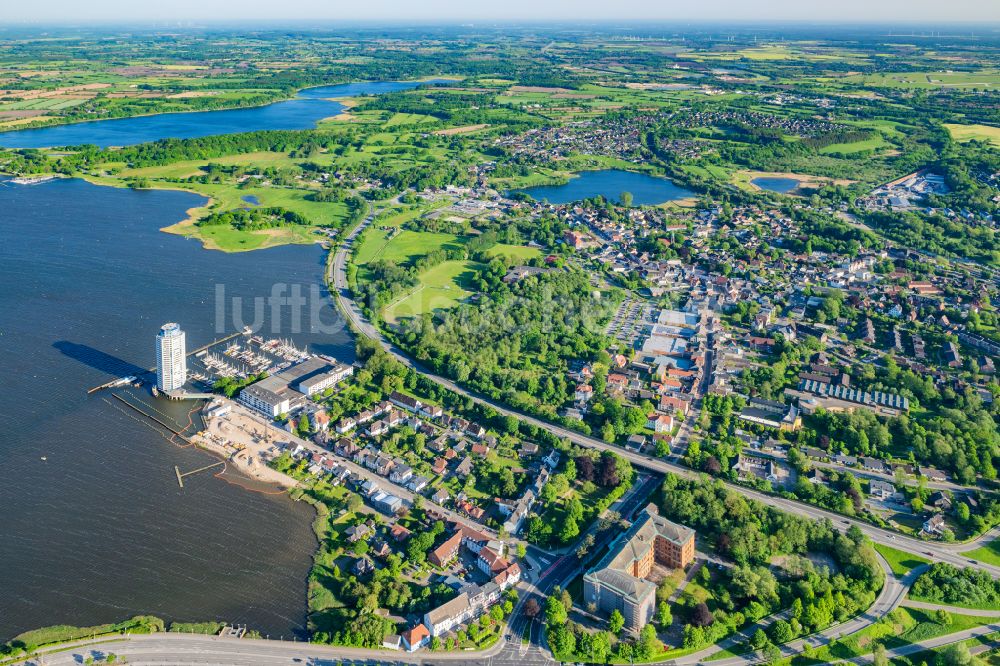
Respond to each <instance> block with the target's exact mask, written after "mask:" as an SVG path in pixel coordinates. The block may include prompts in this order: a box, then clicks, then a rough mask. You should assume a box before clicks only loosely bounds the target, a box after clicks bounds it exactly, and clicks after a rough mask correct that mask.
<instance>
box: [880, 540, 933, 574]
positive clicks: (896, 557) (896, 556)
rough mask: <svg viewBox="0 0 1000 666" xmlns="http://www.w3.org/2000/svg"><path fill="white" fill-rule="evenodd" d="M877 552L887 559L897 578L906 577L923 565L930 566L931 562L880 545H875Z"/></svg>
mask: <svg viewBox="0 0 1000 666" xmlns="http://www.w3.org/2000/svg"><path fill="white" fill-rule="evenodd" d="M875 550H877V551H878V552H879V554H880V555H881V556H882V557H884V558H885V559H886V561H887V562H888V563H889V567H890V568H891V569H892V573H894V574H896V575H897V576H905V575H906V574H907V573H909V572H910V571H911V570H912V569H916V568H917V567H919V566H920V565H921V564H929V563H930V560H927V559H925V558H923V557H920V556H918V555H911V554H910V553H904V552H903V551H901V550H896V549H895V548H892V547H891V546H883V545H882V544H880V543H877V544H875Z"/></svg>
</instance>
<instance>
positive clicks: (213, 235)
mask: <svg viewBox="0 0 1000 666" xmlns="http://www.w3.org/2000/svg"><path fill="white" fill-rule="evenodd" d="M196 228H197V230H198V232H197V234H196V236H197V237H198V238H200V239H201V240H202V241H204V243H205V247H207V248H209V249H214V250H222V251H223V252H247V251H249V250H259V249H261V248H264V247H273V246H276V245H304V244H308V243H315V242H316V240H317V239H318V238H319V236H317V235H316V234H315V233H313V230H312V228H311V227H302V226H291V225H289V226H284V227H278V228H275V229H265V230H262V231H240V230H239V229H234V228H232V227H229V226H225V225H214V226H208V227H196Z"/></svg>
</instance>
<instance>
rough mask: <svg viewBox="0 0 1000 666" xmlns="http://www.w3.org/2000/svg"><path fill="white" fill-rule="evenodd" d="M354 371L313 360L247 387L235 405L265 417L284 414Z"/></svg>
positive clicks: (330, 361) (333, 361)
mask: <svg viewBox="0 0 1000 666" xmlns="http://www.w3.org/2000/svg"><path fill="white" fill-rule="evenodd" d="M353 372H354V368H353V367H351V366H349V365H346V364H344V363H340V362H338V361H337V360H336V359H332V358H328V357H325V356H313V357H310V358H308V359H306V360H305V361H302V362H301V363H296V364H295V365H293V366H291V367H290V368H285V369H284V370H282V371H281V372H277V373H275V374H273V375H271V376H270V377H266V378H264V379H262V380H260V381H259V382H256V383H254V384H251V385H250V386H247V387H246V388H244V389H243V390H242V391H240V395H239V401H240V402H241V403H243V404H244V405H246V406H247V407H249V408H250V409H253V410H255V411H258V412H260V413H261V414H264V415H265V416H267V417H270V418H274V417H276V416H278V415H279V414H288V413H290V412H292V411H294V410H295V409H296V408H297V407H298V406H300V405H301V403H302V401H303V400H305V399H306V398H308V397H309V396H311V395H314V394H316V393H319V392H321V391H325V390H326V389H328V388H330V387H332V386H335V385H336V384H337V383H338V382H340V381H342V380H343V379H344V378H345V377H348V376H350V375H351V374H353Z"/></svg>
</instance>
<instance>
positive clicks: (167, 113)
mask: <svg viewBox="0 0 1000 666" xmlns="http://www.w3.org/2000/svg"><path fill="white" fill-rule="evenodd" d="M465 78H466V77H462V76H457V75H441V76H434V75H429V76H425V77H422V78H419V79H405V80H393V81H391V82H392V83H427V82H428V81H433V80H435V79H439V80H444V79H447V80H449V81H463V80H464V79H465ZM363 83H385V81H377V80H371V81H342V82H340V83H324V84H321V85H318V86H305V87H302V88H298V89H296V91H295V94H294V95H293V96H291V97H279V98H278V99H275V100H272V101H270V102H264V103H263V104H247V105H243V106H228V107H220V108H218V109H190V110H186V111H152V112H150V113H137V114H134V115H128V116H115V117H113V118H85V119H83V120H74V121H72V122H68V123H45V124H41V125H33V126H29V127H18V128H16V129H14V128H12V129H0V141H3V137H4V135H6V134H13V133H14V132H29V131H32V130H41V129H48V128H50V127H71V126H74V125H82V124H84V123H99V122H106V121H111V120H128V119H129V118H149V117H152V116H174V115H177V114H181V113H211V112H213V111H239V110H240V109H262V108H264V107H268V106H272V105H274V104H281V103H283V102H291V101H294V100H296V99H310V98H306V97H299V95H300V94H301V93H302V91H303V90H314V89H316V88H327V87H333V86H345V85H352V84H363ZM316 99H319V100H321V101H325V102H331V103H333V104H341V105H343V102H342V101H341V100H342V99H351V97H343V98H338V97H329V98H326V97H321V98H316ZM355 104H356V103H355ZM338 115H339V114H338ZM329 117H330V118H336V117H337V116H329ZM321 120H324V119H323V118H321V119H320V120H317V121H316V122H317V124H318V123H319V122H320V121H321ZM304 129H307V130H308V129H316V127H315V126H314V127H312V128H304ZM250 131H253V130H250ZM164 138H167V137H164ZM162 140H163V139H155V140H153V141H144V142H142V143H156V141H162ZM77 145H82V144H77ZM129 145H141V144H129ZM59 147H61V146H46V147H45V148H39V149H38V150H49V149H52V148H59ZM66 147H71V146H66ZM121 147H122V146H108V147H107V148H121ZM107 148H105V149H102V150H106V149H107ZM0 150H21V148H19V147H17V146H0Z"/></svg>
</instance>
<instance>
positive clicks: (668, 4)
mask: <svg viewBox="0 0 1000 666" xmlns="http://www.w3.org/2000/svg"><path fill="white" fill-rule="evenodd" d="M219 19H236V20H239V19H243V20H248V19H249V20H253V19H287V20H293V19H324V20H338V19H339V20H357V19H368V20H397V21H398V20H423V21H447V20H466V21H475V20H480V21H483V20H504V19H506V20H531V19H537V20H570V21H574V20H586V19H619V20H628V19H659V20H672V19H676V20H685V19H696V20H699V19H700V20H723V21H724V20H753V19H760V20H769V19H781V20H795V21H802V20H826V21H842V22H857V21H892V22H912V21H975V22H994V21H1000V0H360V1H359V0H158V1H153V2H150V1H149V0H43V1H42V2H22V1H18V0H0V24H2V23H5V22H8V21H24V20H27V21H81V20H94V21H105V20H157V21H161V20H169V21H177V20H219Z"/></svg>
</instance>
